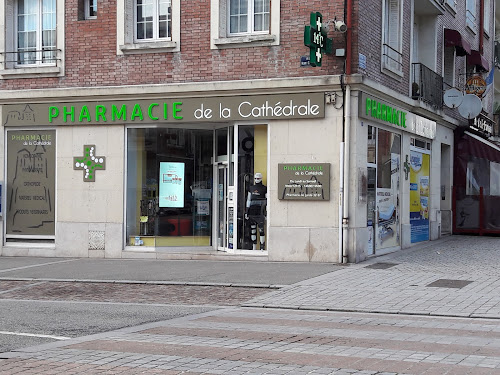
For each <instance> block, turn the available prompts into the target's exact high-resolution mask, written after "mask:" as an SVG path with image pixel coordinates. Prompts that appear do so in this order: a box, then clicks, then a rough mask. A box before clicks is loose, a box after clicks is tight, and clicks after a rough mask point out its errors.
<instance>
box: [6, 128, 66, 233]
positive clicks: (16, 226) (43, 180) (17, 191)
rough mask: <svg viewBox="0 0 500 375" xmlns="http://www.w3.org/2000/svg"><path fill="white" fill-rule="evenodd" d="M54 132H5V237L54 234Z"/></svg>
mask: <svg viewBox="0 0 500 375" xmlns="http://www.w3.org/2000/svg"><path fill="white" fill-rule="evenodd" d="M55 148H56V132H55V130H37V131H35V130H20V131H8V132H7V202H6V203H7V216H6V233H7V235H9V234H11V235H31V236H37V235H42V236H53V235H54V234H55V225H54V222H55V208H54V203H55V169H56V150H55Z"/></svg>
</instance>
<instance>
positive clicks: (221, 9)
mask: <svg viewBox="0 0 500 375" xmlns="http://www.w3.org/2000/svg"><path fill="white" fill-rule="evenodd" d="M270 2H271V3H270V19H269V30H268V31H265V32H261V31H257V32H247V33H239V34H230V33H229V1H228V0H210V10H211V13H210V36H211V37H210V48H211V49H225V48H241V47H257V46H277V45H279V44H280V2H281V0H270ZM252 19H253V16H252ZM252 22H253V21H252Z"/></svg>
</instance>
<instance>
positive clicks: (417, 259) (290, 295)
mask: <svg viewBox="0 0 500 375" xmlns="http://www.w3.org/2000/svg"><path fill="white" fill-rule="evenodd" d="M380 263H391V264H394V266H391V267H389V268H383V267H382V268H377V267H375V268H373V267H372V266H373V265H376V264H380ZM499 264H500V239H499V238H495V237H473V236H452V237H448V238H445V239H443V240H441V241H435V242H430V243H426V244H423V245H420V246H416V247H415V248H412V249H407V250H401V251H398V252H396V253H393V254H388V255H385V256H381V257H377V258H371V259H369V260H368V261H366V262H363V263H359V264H355V265H349V266H347V267H345V268H344V269H342V270H341V271H337V272H332V273H329V274H326V275H322V276H318V277H315V278H311V279H308V280H305V281H302V282H299V283H296V284H293V285H290V286H285V287H283V288H282V289H280V290H277V291H274V292H271V293H269V294H264V295H261V296H258V297H256V298H254V299H253V300H251V301H249V302H247V303H245V304H244V305H245V306H248V307H271V308H288V309H305V310H308V309H312V310H316V309H317V310H331V311H358V312H381V313H393V314H420V315H435V316H457V317H482V318H497V319H500V293H498V291H499V290H500V271H499V270H498V265H499ZM443 279H444V281H448V283H447V282H444V283H441V285H448V286H450V285H451V286H452V287H434V286H432V285H435V283H436V282H438V281H440V280H443ZM450 280H451V281H454V282H455V283H454V284H453V283H449V281H450ZM433 283H434V284H433ZM438 285H439V283H438ZM453 285H455V286H456V285H460V286H462V287H460V288H458V287H453Z"/></svg>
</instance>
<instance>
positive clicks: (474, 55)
mask: <svg viewBox="0 0 500 375" xmlns="http://www.w3.org/2000/svg"><path fill="white" fill-rule="evenodd" d="M467 65H475V66H476V70H477V71H479V72H489V71H490V63H489V62H488V60H486V59H485V58H484V57H483V55H481V54H480V53H479V51H476V50H475V49H473V50H472V51H471V54H470V55H468V56H467Z"/></svg>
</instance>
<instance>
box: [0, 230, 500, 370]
mask: <svg viewBox="0 0 500 375" xmlns="http://www.w3.org/2000/svg"><path fill="white" fill-rule="evenodd" d="M1 261H2V259H1V258H0V262H1ZM229 263H230V262H229ZM68 264H69V263H68ZM77 264H78V262H76V263H74V265H77ZM80 264H84V263H80ZM108 264H112V263H108ZM169 264H170V263H169ZM62 265H63V264H61V266H62ZM263 265H264V263H261V262H259V263H258V266H259V267H263ZM499 265H500V239H499V238H493V237H472V236H470V237H469V236H452V237H448V238H444V239H442V240H439V241H434V242H431V243H426V244H423V245H419V246H416V247H414V248H412V249H407V250H402V251H399V252H396V253H393V254H388V255H385V256H381V257H376V258H371V259H369V260H368V261H366V262H363V263H360V264H355V265H353V264H351V265H346V266H333V265H324V266H327V267H328V268H325V270H323V271H320V272H318V273H317V274H314V272H312V271H311V270H312V268H311V269H309V271H311V272H310V274H309V275H310V278H307V277H305V273H301V274H300V275H298V276H296V277H297V278H298V280H297V282H296V283H291V282H292V278H291V277H289V278H286V277H284V276H283V275H279V274H276V275H274V276H269V278H268V279H266V281H265V283H262V284H261V286H263V285H268V284H269V285H271V284H273V283H274V281H276V280H278V279H281V280H288V281H289V283H288V285H286V284H282V287H281V289H279V290H270V291H269V293H265V294H261V295H259V296H257V297H255V298H253V299H251V300H250V301H248V302H245V303H244V306H247V307H225V308H220V309H218V310H214V311H210V312H206V313H202V314H196V315H191V316H187V317H182V318H176V319H172V320H165V321H162V322H157V323H151V324H146V325H142V326H137V327H133V328H126V329H121V330H117V331H112V332H107V333H102V334H98V335H93V336H87V337H81V338H77V339H71V340H68V341H64V342H57V343H51V344H45V345H42V346H37V347H33V348H25V349H21V350H17V351H15V352H11V353H3V354H0V375H7V374H8V375H12V374H23V375H25V374H31V375H35V374H36V375H45V374H86V375H87V374H123V375H132V374H165V375H171V374H181V373H200V374H231V375H233V374H234V375H240V374H254V375H261V374H275V375H279V374H338V375H347V374H356V375H370V374H371V375H374V374H378V375H391V374H392V375H395V374H414V375H421V374H425V375H430V374H434V375H443V374H452V375H460V374H471V375H480V374H500V320H499V319H500V293H499V292H498V291H499V290H500V271H499V270H498V267H499ZM203 266H206V267H208V265H205V264H203ZM299 266H300V264H299ZM303 266H304V268H305V269H307V268H306V267H307V265H303ZM42 267H49V268H50V267H51V266H48V265H47V266H42ZM54 267H55V266H54ZM213 267H215V268H216V269H218V270H219V271H221V270H223V269H226V270H231V267H230V266H229V265H222V266H213ZM218 267H219V268H218ZM249 267H251V266H249ZM268 267H270V268H267V269H266V270H267V272H270V273H272V272H273V270H274V271H276V272H279V271H281V272H285V270H286V268H273V267H275V265H273V264H271V265H270V266H268ZM63 268H64V267H63ZM237 268H238V269H241V268H240V267H239V266H238V267H237ZM194 269H197V268H196V267H194ZM291 269H292V268H288V269H287V271H290V270H291ZM298 269H300V267H298ZM47 270H48V269H47V268H45V269H44V270H43V271H47ZM186 270H189V267H186V268H184V271H186ZM277 270H279V271H277ZM332 270H336V271H335V272H331V271H332ZM40 271H42V269H41V268H38V266H36V267H30V268H22V267H20V268H19V270H17V271H9V272H4V275H3V276H6V274H8V277H12V278H14V277H16V275H17V277H19V272H21V273H23V272H28V273H29V272H35V273H36V272H40ZM114 271H116V270H110V273H111V274H112V273H113V272H114ZM230 272H233V274H236V273H234V269H233V271H230ZM246 272H247V273H244V274H243V276H241V277H240V278H239V279H238V281H239V282H241V281H242V280H243V279H245V278H247V277H249V276H250V275H251V272H250V273H249V272H248V270H247V271H246ZM315 272H316V271H315ZM102 274H103V273H99V274H98V275H97V276H99V277H100V276H101V275H102ZM0 275H2V273H0ZM156 275H158V274H156ZM179 275H181V273H179ZM24 276H27V275H26V274H25V275H24ZM31 276H32V277H33V274H32V275H31ZM45 276H46V277H49V276H54V275H50V274H46V275H45ZM60 276H61V273H59V274H58V277H60ZM170 276H171V275H170ZM193 276H195V275H194V274H193ZM93 277H95V276H93ZM182 277H183V279H182V280H177V282H184V280H185V279H188V278H189V275H183V276H182ZM225 277H226V276H221V275H217V273H216V272H213V273H212V272H206V273H205V274H204V276H203V279H204V280H203V282H209V281H213V280H217V281H215V282H219V281H220V280H222V279H225ZM68 280H69V279H68ZM225 280H226V281H230V280H227V279H225ZM108 281H109V280H108ZM269 281H272V282H269ZM161 282H174V283H175V282H176V281H175V280H174V279H172V277H164V278H162V279H161V280H160V283H161ZM197 282H200V281H197ZM277 284H278V283H276V284H273V285H275V286H276V287H277ZM263 307H265V308H263ZM272 307H275V308H272ZM2 358H3V359H2Z"/></svg>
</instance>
